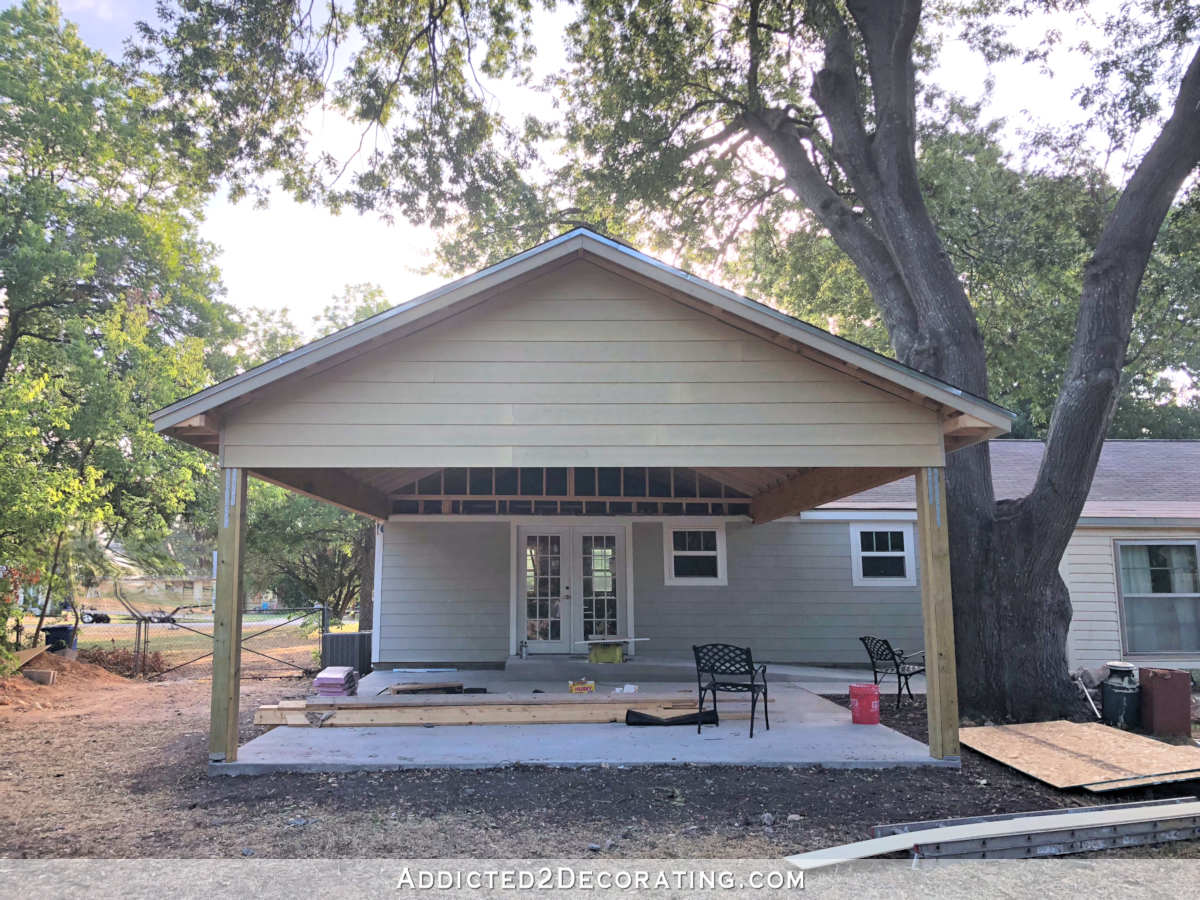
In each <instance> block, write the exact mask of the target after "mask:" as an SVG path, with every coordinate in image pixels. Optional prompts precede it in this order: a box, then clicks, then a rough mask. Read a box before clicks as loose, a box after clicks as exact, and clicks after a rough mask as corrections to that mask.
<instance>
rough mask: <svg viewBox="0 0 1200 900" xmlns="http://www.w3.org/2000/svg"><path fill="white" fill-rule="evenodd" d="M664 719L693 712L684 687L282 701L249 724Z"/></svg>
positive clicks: (746, 714) (734, 711) (741, 710)
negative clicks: (638, 715) (632, 715)
mask: <svg viewBox="0 0 1200 900" xmlns="http://www.w3.org/2000/svg"><path fill="white" fill-rule="evenodd" d="M629 709H635V710H637V711H638V712H644V713H648V714H650V715H654V716H660V717H663V718H670V717H673V716H679V715H686V714H687V713H690V712H695V711H696V700H695V698H694V696H693V695H692V694H691V692H689V691H681V692H672V693H666V692H664V693H645V694H635V695H630V694H444V695H426V696H419V697H413V696H402V695H401V696H395V697H386V698H372V699H361V700H354V701H345V702H338V701H336V700H283V701H280V702H279V703H277V704H274V705H271V706H260V707H259V708H258V709H257V710H256V711H255V713H254V724H255V725H269V726H274V725H305V726H306V725H309V724H310V721H309V717H308V714H309V713H319V714H321V715H320V717H319V724H320V725H321V726H342V727H346V726H383V725H539V724H540V725H575V724H585V723H603V722H624V721H625V711H626V710H629ZM721 718H722V719H749V718H750V711H749V704H748V703H746V704H739V703H734V702H730V703H726V702H725V701H724V700H722V703H721Z"/></svg>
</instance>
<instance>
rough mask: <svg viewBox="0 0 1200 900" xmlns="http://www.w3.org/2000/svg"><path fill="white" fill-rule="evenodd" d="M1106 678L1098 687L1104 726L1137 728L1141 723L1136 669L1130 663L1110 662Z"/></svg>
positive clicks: (1139, 689)
mask: <svg viewBox="0 0 1200 900" xmlns="http://www.w3.org/2000/svg"><path fill="white" fill-rule="evenodd" d="M1107 666H1108V677H1107V678H1105V679H1104V681H1103V682H1102V683H1101V685H1100V711H1101V718H1102V719H1103V720H1104V724H1105V725H1112V726H1113V727H1114V728H1124V729H1130V728H1137V727H1138V725H1139V724H1140V723H1141V710H1140V709H1139V707H1140V702H1139V701H1140V696H1139V695H1140V694H1141V688H1140V687H1139V686H1138V683H1137V675H1136V674H1135V673H1136V671H1137V667H1136V666H1134V665H1133V664H1132V663H1126V662H1110V663H1107Z"/></svg>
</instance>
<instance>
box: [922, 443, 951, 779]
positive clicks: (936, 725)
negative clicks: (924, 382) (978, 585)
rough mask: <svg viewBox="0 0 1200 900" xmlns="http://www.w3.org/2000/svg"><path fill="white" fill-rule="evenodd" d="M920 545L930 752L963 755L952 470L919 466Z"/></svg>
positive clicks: (937, 755)
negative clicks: (949, 519) (949, 487)
mask: <svg viewBox="0 0 1200 900" xmlns="http://www.w3.org/2000/svg"><path fill="white" fill-rule="evenodd" d="M917 547H918V549H919V551H920V553H921V612H922V616H923V618H924V620H925V684H926V688H925V699H926V707H927V710H928V713H929V755H930V756H932V757H933V758H934V759H945V758H947V757H957V756H958V753H959V750H958V679H957V675H956V670H955V660H954V609H953V606H952V604H951V593H950V538H949V531H948V529H947V527H946V470H945V469H944V468H942V467H940V466H938V467H932V466H931V467H928V468H924V469H918V470H917Z"/></svg>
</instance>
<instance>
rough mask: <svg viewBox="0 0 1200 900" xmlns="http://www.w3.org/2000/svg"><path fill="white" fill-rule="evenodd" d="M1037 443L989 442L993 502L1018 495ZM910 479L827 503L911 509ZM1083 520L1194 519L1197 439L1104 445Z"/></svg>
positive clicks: (1027, 483) (1199, 485)
mask: <svg viewBox="0 0 1200 900" xmlns="http://www.w3.org/2000/svg"><path fill="white" fill-rule="evenodd" d="M1042 449H1043V445H1042V442H1041V441H1023V440H997V441H992V442H991V454H992V482H993V484H994V485H995V488H996V497H997V499H1004V498H1015V497H1022V496H1024V495H1025V494H1027V493H1028V492H1029V490H1030V489H1031V488H1032V487H1033V484H1034V481H1035V480H1036V478H1037V471H1038V466H1039V465H1040V464H1041V461H1042ZM913 491H914V488H913V480H912V479H911V478H906V479H904V480H902V481H896V482H893V483H892V484H885V485H883V486H882V487H878V488H874V489H872V490H869V491H864V492H863V493H861V494H855V495H854V496H851V497H846V498H844V499H842V500H838V501H837V502H836V503H831V504H829V508H834V509H911V508H913V507H914V506H915V505H916V500H915V496H914V493H913ZM1083 515H1084V516H1085V517H1097V518H1156V517H1187V518H1200V441H1147V440H1112V441H1105V443H1104V448H1103V449H1102V450H1101V452H1100V463H1099V465H1098V466H1097V467H1096V477H1095V479H1094V480H1093V481H1092V489H1091V492H1090V493H1089V494H1088V500H1087V503H1086V504H1085V505H1084V509H1083Z"/></svg>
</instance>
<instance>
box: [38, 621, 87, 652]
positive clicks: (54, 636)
mask: <svg viewBox="0 0 1200 900" xmlns="http://www.w3.org/2000/svg"><path fill="white" fill-rule="evenodd" d="M42 634H44V635H45V636H46V646H47V647H48V648H49V649H51V650H62V649H63V648H64V647H70V648H72V649H73V648H75V647H78V646H79V640H78V635H77V634H76V632H75V626H74V625H47V626H46V627H45V628H43V629H42Z"/></svg>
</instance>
